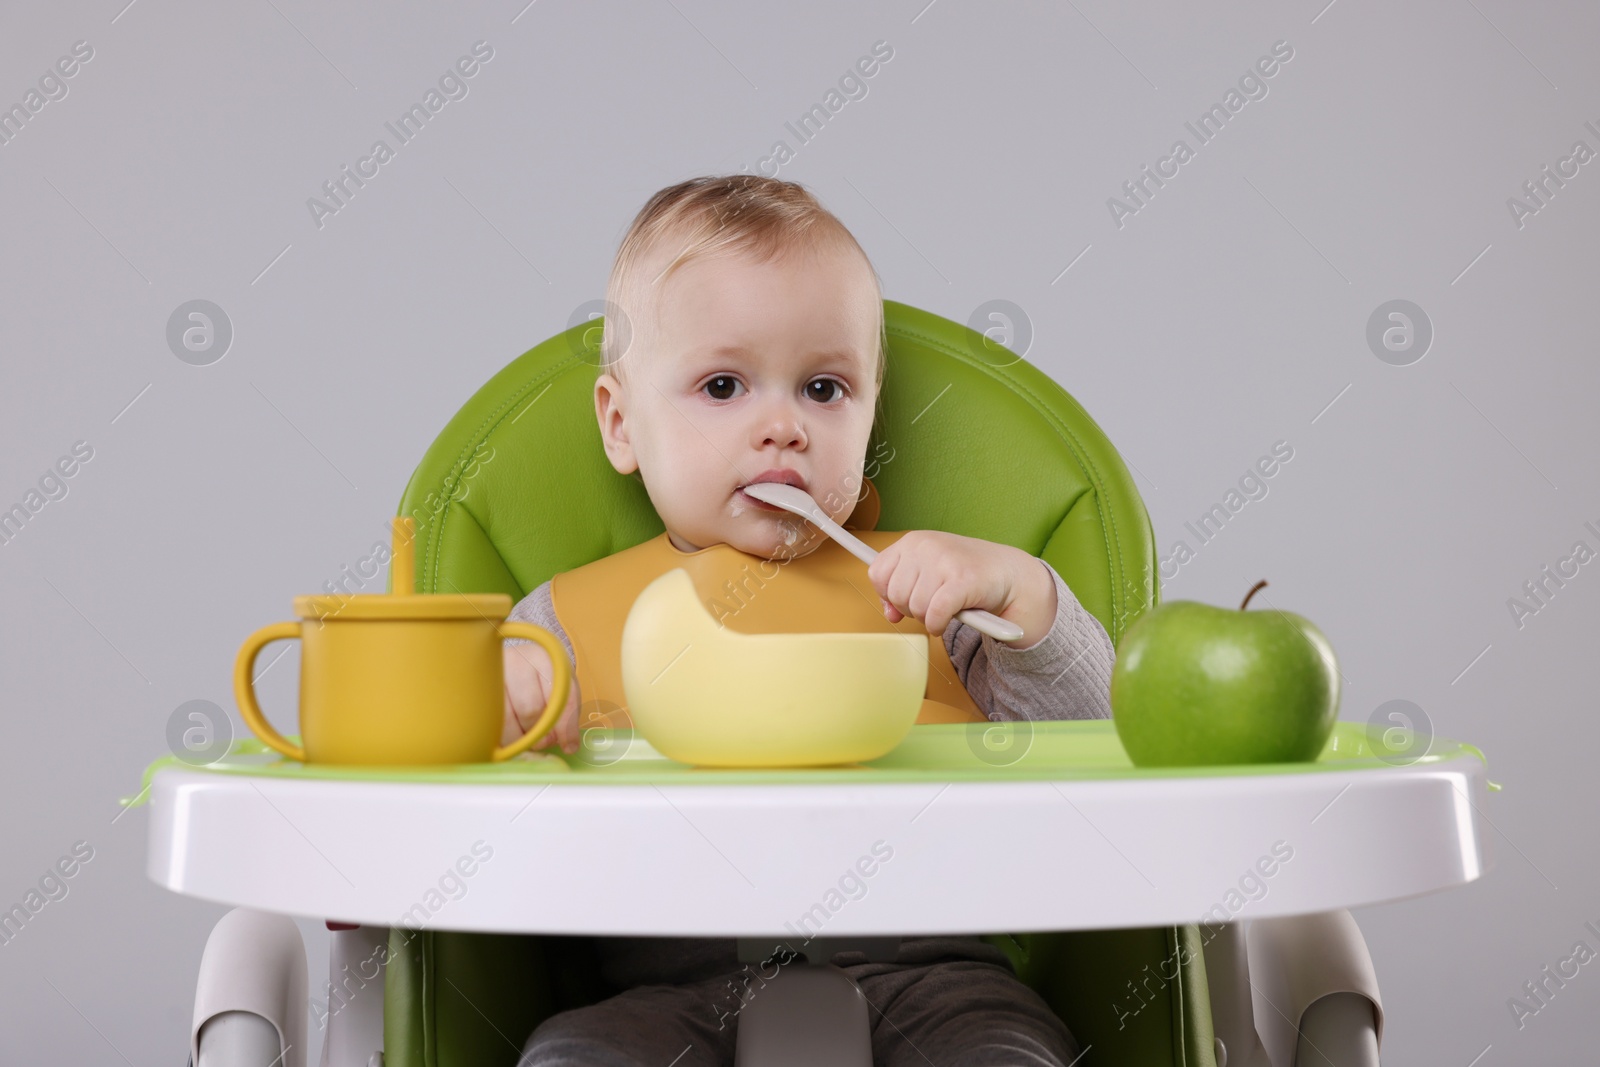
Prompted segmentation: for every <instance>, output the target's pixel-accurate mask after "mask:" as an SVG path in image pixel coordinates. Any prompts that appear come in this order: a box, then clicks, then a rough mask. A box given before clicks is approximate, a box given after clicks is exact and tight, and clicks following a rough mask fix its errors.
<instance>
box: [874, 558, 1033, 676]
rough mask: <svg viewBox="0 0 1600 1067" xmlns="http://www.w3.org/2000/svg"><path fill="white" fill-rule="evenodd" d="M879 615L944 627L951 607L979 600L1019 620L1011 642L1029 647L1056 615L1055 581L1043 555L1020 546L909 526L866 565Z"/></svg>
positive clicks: (958, 608) (932, 628) (933, 627)
mask: <svg viewBox="0 0 1600 1067" xmlns="http://www.w3.org/2000/svg"><path fill="white" fill-rule="evenodd" d="M867 577H868V578H869V579H871V581H872V585H873V588H874V589H876V590H877V592H878V598H879V600H881V601H882V602H883V609H884V612H883V613H884V616H885V617H886V618H887V619H888V620H889V621H890V622H899V621H900V620H901V619H904V618H906V617H908V616H910V617H913V618H916V619H918V620H920V621H921V622H922V625H923V626H925V627H927V629H928V632H929V633H934V634H943V633H944V632H945V630H946V629H947V628H948V627H949V626H950V620H952V619H954V618H955V617H956V613H957V612H960V611H962V610H964V609H966V608H981V609H983V610H984V611H990V612H993V613H994V614H996V615H998V616H1000V617H1001V618H1002V619H1006V620H1008V621H1010V622H1014V623H1016V624H1017V625H1018V626H1021V627H1022V636H1021V637H1020V638H1018V639H1017V640H1016V641H1013V642H1011V647H1012V648H1016V649H1024V648H1031V647H1032V646H1033V645H1036V644H1038V643H1039V641H1040V640H1042V639H1043V638H1044V635H1045V634H1047V633H1048V632H1049V631H1050V626H1051V624H1052V623H1053V622H1055V617H1056V586H1055V582H1054V581H1053V580H1052V579H1051V577H1050V574H1049V572H1048V571H1047V570H1046V569H1045V567H1044V565H1043V564H1042V563H1041V561H1040V560H1039V559H1038V558H1037V557H1035V556H1030V555H1028V553H1026V552H1024V551H1022V550H1021V549H1020V548H1013V547H1011V546H1010V545H1000V544H995V543H994V542H993V541H984V540H981V539H979V538H976V537H962V536H961V535H960V534H953V533H945V532H943V531H940V530H912V531H910V532H909V533H906V534H904V535H902V536H901V537H900V539H899V540H898V541H896V542H895V543H894V544H892V545H890V546H889V547H888V548H886V549H884V550H883V551H882V552H880V553H878V558H877V559H875V560H873V561H872V565H871V566H869V567H868V568H867Z"/></svg>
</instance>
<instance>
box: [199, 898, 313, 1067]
mask: <svg viewBox="0 0 1600 1067" xmlns="http://www.w3.org/2000/svg"><path fill="white" fill-rule="evenodd" d="M306 1003H307V1002H306V948H305V943H304V942H303V941H301V940H300V928H299V927H298V926H296V925H295V924H294V920H293V919H290V918H289V917H288V916H286V915H274V914H272V913H270V912H264V911H256V910H255V909H253V908H235V909H233V910H232V911H230V912H228V914H226V915H224V916H223V917H222V918H221V919H219V920H218V921H217V925H216V926H214V927H213V928H212V930H211V936H210V937H209V938H207V939H206V947H205V952H204V953H203V954H202V955H201V957H200V974H199V977H198V978H197V979H196V981H195V993H194V1017H193V1025H192V1026H191V1028H190V1031H189V1056H190V1059H191V1061H192V1062H194V1063H196V1064H198V1063H200V1032H201V1030H202V1029H203V1028H204V1029H207V1033H208V1035H211V1034H215V1035H217V1036H216V1038H215V1040H217V1041H219V1042H221V1041H224V1040H229V1038H228V1037H225V1036H224V1035H232V1034H235V1033H238V1032H239V1031H240V1030H251V1029H254V1030H258V1031H259V1030H260V1027H259V1026H257V1025H255V1024H254V1023H251V1022H250V1021H248V1020H242V1019H240V1018H238V1015H241V1014H249V1015H254V1016H257V1017H259V1018H260V1019H262V1020H265V1021H266V1022H267V1023H268V1024H270V1025H271V1026H272V1028H273V1029H274V1030H275V1031H276V1035H277V1040H278V1041H279V1042H280V1043H281V1053H282V1055H281V1058H279V1059H278V1061H277V1063H278V1065H281V1067H305V1063H306ZM225 1015H226V1016H228V1018H227V1019H225V1020H224V1019H222V1018H221V1017H222V1016H225ZM212 1020H216V1021H217V1025H216V1026H215V1027H212V1028H207V1026H206V1024H207V1023H208V1022H210V1021H212ZM246 1040H249V1039H246ZM210 1043H211V1038H210V1037H209V1036H208V1041H207V1044H208V1046H209V1045H210ZM218 1047H219V1048H220V1047H221V1045H220V1044H219V1045H218ZM277 1053H278V1050H274V1055H277ZM208 1058H209V1053H208Z"/></svg>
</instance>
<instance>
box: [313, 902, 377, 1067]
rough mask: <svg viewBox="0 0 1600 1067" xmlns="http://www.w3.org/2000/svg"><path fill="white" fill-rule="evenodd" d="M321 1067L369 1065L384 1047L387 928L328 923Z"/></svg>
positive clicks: (361, 1066) (362, 1066)
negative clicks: (326, 975) (330, 933)
mask: <svg viewBox="0 0 1600 1067" xmlns="http://www.w3.org/2000/svg"><path fill="white" fill-rule="evenodd" d="M328 928H329V929H330V930H331V931H332V932H333V934H332V942H331V944H330V946H329V949H328V985H327V988H326V993H327V996H326V997H325V998H324V1003H325V1004H326V1006H327V1014H326V1015H325V1016H324V1020H325V1022H326V1024H327V1025H326V1026H325V1028H324V1030H323V1035H322V1067H368V1065H369V1064H370V1063H372V1062H373V1057H374V1056H376V1055H378V1054H379V1053H381V1052H382V1051H383V981H384V966H385V964H387V963H388V961H389V929H388V927H384V926H356V925H352V924H346V923H329V924H328Z"/></svg>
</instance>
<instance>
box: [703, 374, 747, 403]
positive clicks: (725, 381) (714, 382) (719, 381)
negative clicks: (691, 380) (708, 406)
mask: <svg viewBox="0 0 1600 1067" xmlns="http://www.w3.org/2000/svg"><path fill="white" fill-rule="evenodd" d="M738 384H739V379H737V378H735V377H733V376H732V375H729V374H719V375H717V376H716V377H715V378H712V379H711V380H710V381H708V382H706V384H705V385H704V386H702V387H701V388H703V389H705V390H706V392H707V393H708V394H710V396H711V399H713V400H727V399H729V398H730V397H731V396H732V395H733V389H734V387H735V386H737V385H738Z"/></svg>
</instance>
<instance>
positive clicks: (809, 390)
mask: <svg viewBox="0 0 1600 1067" xmlns="http://www.w3.org/2000/svg"><path fill="white" fill-rule="evenodd" d="M806 395H807V396H809V397H810V398H811V399H812V400H815V401H817V402H818V403H821V404H827V403H831V402H832V401H834V400H837V399H839V398H840V397H841V396H843V395H844V386H843V385H842V384H841V383H840V382H839V381H837V380H836V379H833V378H814V379H812V380H811V382H810V383H808V384H807V385H806Z"/></svg>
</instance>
